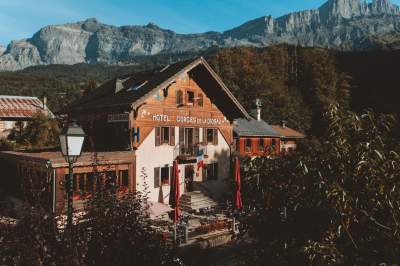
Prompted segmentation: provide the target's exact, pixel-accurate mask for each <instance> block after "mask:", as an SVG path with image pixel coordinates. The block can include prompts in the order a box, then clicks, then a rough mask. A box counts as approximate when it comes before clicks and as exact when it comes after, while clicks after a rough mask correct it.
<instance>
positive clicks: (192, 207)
mask: <svg viewBox="0 0 400 266" xmlns="http://www.w3.org/2000/svg"><path fill="white" fill-rule="evenodd" d="M179 203H180V208H181V209H182V210H184V211H187V212H198V211H199V210H200V209H210V208H212V207H214V206H216V205H217V203H216V202H215V201H213V200H212V199H211V198H209V197H208V196H206V195H204V194H203V193H202V192H201V191H193V192H186V193H184V194H183V195H182V196H181V198H180V199H179Z"/></svg>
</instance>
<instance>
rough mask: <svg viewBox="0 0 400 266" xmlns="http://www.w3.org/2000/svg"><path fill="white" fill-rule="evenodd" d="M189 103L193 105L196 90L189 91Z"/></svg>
mask: <svg viewBox="0 0 400 266" xmlns="http://www.w3.org/2000/svg"><path fill="white" fill-rule="evenodd" d="M187 103H188V104H191V105H193V103H194V92H193V91H187Z"/></svg>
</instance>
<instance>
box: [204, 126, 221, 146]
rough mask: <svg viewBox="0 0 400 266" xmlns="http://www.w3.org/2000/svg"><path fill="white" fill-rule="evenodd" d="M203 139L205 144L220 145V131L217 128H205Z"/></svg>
mask: <svg viewBox="0 0 400 266" xmlns="http://www.w3.org/2000/svg"><path fill="white" fill-rule="evenodd" d="M203 132H204V135H203V139H204V142H205V144H213V145H218V129H217V128H204V129H203Z"/></svg>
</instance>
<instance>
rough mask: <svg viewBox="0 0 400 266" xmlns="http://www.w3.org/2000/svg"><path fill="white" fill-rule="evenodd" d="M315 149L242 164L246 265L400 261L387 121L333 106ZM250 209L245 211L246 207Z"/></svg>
mask: <svg viewBox="0 0 400 266" xmlns="http://www.w3.org/2000/svg"><path fill="white" fill-rule="evenodd" d="M326 117H327V120H328V122H329V125H330V126H329V130H328V134H327V135H326V138H325V141H324V142H323V144H322V145H321V148H320V149H319V150H315V149H312V147H310V148H309V149H308V150H306V151H304V152H303V153H299V154H296V155H293V156H291V157H284V158H279V159H274V160H270V159H267V158H259V159H256V160H253V161H249V162H247V164H246V167H247V169H248V171H245V172H244V173H243V190H244V191H243V195H244V197H245V200H244V204H245V205H247V206H248V211H247V215H246V216H245V218H243V221H242V223H243V226H244V228H243V229H245V235H246V236H247V237H250V238H251V239H252V240H253V245H252V247H251V248H250V249H249V250H246V251H245V253H246V255H245V261H246V262H247V263H249V264H251V265H258V264H263V265H265V264H278V265H286V264H290V265H299V264H305V265H309V264H312V265H338V264H339V265H340V264H345V265H355V264H357V265H377V264H379V263H388V264H391V263H397V264H398V263H399V262H400V256H399V254H400V246H399V243H400V224H399V222H400V190H399V186H400V156H399V154H398V151H399V146H398V144H397V143H396V142H395V139H394V137H393V135H392V133H393V130H392V128H391V121H392V118H391V117H388V116H377V115H374V114H373V113H371V112H366V113H365V114H363V115H361V116H358V115H356V114H354V113H351V112H344V111H341V110H339V109H338V107H336V106H333V107H332V108H331V109H330V111H329V112H328V113H327V115H326ZM250 210H251V211H250Z"/></svg>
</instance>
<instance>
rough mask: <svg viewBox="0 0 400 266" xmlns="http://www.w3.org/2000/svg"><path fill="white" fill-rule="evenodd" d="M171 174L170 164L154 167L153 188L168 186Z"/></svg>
mask: <svg viewBox="0 0 400 266" xmlns="http://www.w3.org/2000/svg"><path fill="white" fill-rule="evenodd" d="M171 175H172V166H171V167H170V166H164V167H156V168H154V188H158V187H160V186H168V185H169V179H170V177H171Z"/></svg>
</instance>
